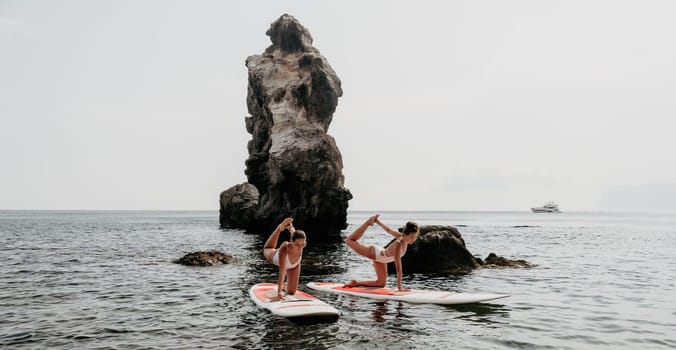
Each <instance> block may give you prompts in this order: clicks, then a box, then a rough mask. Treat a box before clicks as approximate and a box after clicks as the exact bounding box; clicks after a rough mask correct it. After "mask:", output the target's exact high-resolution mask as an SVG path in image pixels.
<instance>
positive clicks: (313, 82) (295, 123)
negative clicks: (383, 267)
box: [220, 14, 352, 237]
mask: <svg viewBox="0 0 676 350" xmlns="http://www.w3.org/2000/svg"><path fill="white" fill-rule="evenodd" d="M266 34H267V35H268V36H269V37H270V40H271V41H272V45H271V46H270V47H268V48H267V49H266V50H265V52H263V54H261V55H253V56H249V57H248V58H247V59H246V66H247V68H248V70H249V86H248V95H247V107H248V111H249V114H250V116H248V117H246V118H245V122H246V130H247V131H248V132H249V133H250V134H251V135H252V138H251V140H250V141H249V143H248V145H247V148H248V151H249V158H248V159H247V160H246V171H245V173H246V175H247V179H248V184H249V185H253V186H255V189H256V190H257V191H258V198H255V200H254V199H253V198H252V197H253V196H252V193H255V191H253V189H250V188H247V186H248V185H247V184H241V185H237V186H234V187H233V188H230V189H228V190H226V191H224V192H223V193H222V194H221V199H220V201H221V203H220V204H221V212H220V221H221V226H223V227H237V228H247V229H260V230H265V231H268V230H271V229H273V228H274V227H275V226H276V225H277V224H278V223H279V222H280V221H281V220H282V219H283V218H284V217H288V216H291V217H293V218H294V226H295V227H296V228H298V229H304V230H306V232H307V233H308V235H309V236H310V237H313V236H315V237H321V236H327V235H329V236H330V235H336V234H337V233H339V232H340V230H342V229H344V228H345V227H347V207H348V201H349V200H350V199H352V195H351V194H350V191H349V190H347V189H346V188H345V187H344V177H343V173H342V169H343V161H342V157H341V155H340V151H339V150H338V147H337V146H336V142H335V140H334V139H333V137H331V136H330V135H328V134H327V131H328V129H329V124H330V123H331V120H332V118H333V112H334V111H335V110H336V106H337V104H338V98H339V97H340V96H342V94H343V91H342V90H341V87H340V79H338V76H337V75H336V73H335V72H334V71H333V69H332V68H331V66H330V65H329V63H328V62H327V61H326V59H325V58H324V57H323V56H322V55H321V54H320V53H319V50H317V49H316V48H314V47H313V46H312V36H311V35H310V33H309V32H308V30H307V29H306V28H305V27H303V26H302V25H301V24H300V23H299V22H298V21H297V20H296V19H295V18H294V17H292V16H289V15H286V14H285V15H283V16H281V17H280V18H279V19H278V20H277V21H275V22H274V23H272V25H271V26H270V29H268V31H267V32H266ZM226 192H227V193H226ZM238 194H246V195H245V196H240V195H238ZM242 218H244V221H246V222H242V220H243V219H242Z"/></svg>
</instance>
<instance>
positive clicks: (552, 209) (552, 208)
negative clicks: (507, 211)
mask: <svg viewBox="0 0 676 350" xmlns="http://www.w3.org/2000/svg"><path fill="white" fill-rule="evenodd" d="M530 210H532V211H533V213H560V212H561V211H560V210H559V205H558V204H556V203H554V202H548V203H547V204H545V205H543V206H541V207H535V208H530Z"/></svg>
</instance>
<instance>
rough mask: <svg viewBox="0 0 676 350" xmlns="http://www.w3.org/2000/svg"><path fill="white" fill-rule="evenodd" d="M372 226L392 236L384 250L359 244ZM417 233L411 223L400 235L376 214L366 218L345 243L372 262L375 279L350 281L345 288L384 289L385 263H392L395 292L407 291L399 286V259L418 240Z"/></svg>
mask: <svg viewBox="0 0 676 350" xmlns="http://www.w3.org/2000/svg"><path fill="white" fill-rule="evenodd" d="M374 224H378V225H379V226H380V227H381V228H382V229H383V230H384V231H385V232H387V233H389V234H391V235H392V236H394V238H395V239H394V241H392V242H390V244H388V245H386V246H385V247H384V248H380V247H376V246H374V245H366V244H364V243H361V242H359V239H361V238H362V237H363V236H364V233H366V230H367V229H368V228H369V226H373V225H374ZM418 231H419V228H418V225H417V224H416V223H414V222H411V221H409V222H407V223H406V226H405V227H404V230H403V233H400V232H398V231H396V230H393V229H392V228H390V227H389V226H387V225H385V224H384V223H383V222H382V221H380V219H379V215H377V214H376V215H373V216H371V217H370V218H368V220H366V221H365V222H364V223H363V224H362V225H361V226H359V227H358V228H357V229H356V230H355V231H354V232H352V234H350V235H349V236H348V237H347V239H345V243H346V244H347V245H348V246H349V247H350V248H352V250H354V251H355V252H356V253H357V254H359V255H361V256H363V257H365V258H368V259H370V260H371V261H372V262H373V268H374V270H375V272H376V279H375V280H365V281H357V280H351V281H350V282H348V283H346V284H345V286H346V287H357V286H366V287H384V286H385V284H386V283H387V263H389V262H394V266H395V268H396V270H397V290H399V291H406V290H407V289H404V288H402V285H401V280H402V269H401V257H402V256H403V255H404V254H406V249H407V248H408V246H409V245H410V244H412V243H413V242H415V240H416V239H417V238H418Z"/></svg>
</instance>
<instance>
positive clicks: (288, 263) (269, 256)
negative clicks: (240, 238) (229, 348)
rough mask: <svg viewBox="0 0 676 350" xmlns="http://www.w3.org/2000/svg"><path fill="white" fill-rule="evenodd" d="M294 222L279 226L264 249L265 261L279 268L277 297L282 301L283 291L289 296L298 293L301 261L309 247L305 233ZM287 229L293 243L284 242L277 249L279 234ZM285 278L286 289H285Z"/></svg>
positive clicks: (286, 222)
mask: <svg viewBox="0 0 676 350" xmlns="http://www.w3.org/2000/svg"><path fill="white" fill-rule="evenodd" d="M292 222H293V219H292V218H286V219H284V221H282V223H281V224H279V225H277V228H276V229H275V230H274V231H273V232H272V234H271V235H270V237H269V238H268V240H267V241H266V242H265V246H264V247H263V255H265V259H266V260H267V261H269V262H271V263H272V264H274V265H276V266H279V281H278V286H277V296H278V297H279V298H280V299H283V296H282V291H286V292H287V293H288V294H294V293H296V290H297V289H298V279H299V278H300V261H301V259H302V258H303V248H305V246H306V245H307V242H306V237H305V232H303V231H301V230H296V229H295V228H294V227H293V224H292ZM285 229H288V230H289V233H291V241H289V242H283V243H282V244H281V245H280V246H279V248H276V247H277V240H279V234H280V233H282V231H284V230H285ZM285 277H286V282H287V283H286V289H284V278H285Z"/></svg>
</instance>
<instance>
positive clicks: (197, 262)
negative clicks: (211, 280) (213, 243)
mask: <svg viewBox="0 0 676 350" xmlns="http://www.w3.org/2000/svg"><path fill="white" fill-rule="evenodd" d="M233 261H234V258H233V257H232V256H230V255H228V254H225V253H222V252H219V251H217V250H211V251H201V252H194V253H188V254H186V255H184V256H183V257H182V258H180V259H177V260H174V263H176V264H181V265H186V266H214V265H222V264H229V263H231V262H233Z"/></svg>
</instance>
